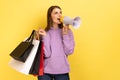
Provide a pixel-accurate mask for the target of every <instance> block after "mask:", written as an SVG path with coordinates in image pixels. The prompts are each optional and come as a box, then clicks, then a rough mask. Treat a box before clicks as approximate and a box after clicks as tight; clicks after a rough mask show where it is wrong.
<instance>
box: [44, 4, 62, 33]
mask: <svg viewBox="0 0 120 80" xmlns="http://www.w3.org/2000/svg"><path fill="white" fill-rule="evenodd" d="M55 8H58V9H60V10H61V8H60V7H59V6H57V5H55V6H51V7H50V8H49V9H48V11H47V26H46V28H45V31H48V30H50V28H51V27H53V20H52V18H51V13H52V11H53V9H55ZM58 27H59V28H63V23H61V24H59V25H58Z"/></svg>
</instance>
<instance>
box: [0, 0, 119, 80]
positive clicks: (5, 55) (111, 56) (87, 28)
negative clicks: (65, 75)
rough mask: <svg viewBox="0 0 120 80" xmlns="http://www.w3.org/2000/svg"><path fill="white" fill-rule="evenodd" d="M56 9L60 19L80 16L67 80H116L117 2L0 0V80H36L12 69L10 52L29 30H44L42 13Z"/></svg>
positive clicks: (117, 50) (94, 0)
mask: <svg viewBox="0 0 120 80" xmlns="http://www.w3.org/2000/svg"><path fill="white" fill-rule="evenodd" d="M51 5H59V6H61V8H62V11H63V15H67V16H70V17H71V18H73V17H75V16H80V17H81V19H82V24H81V26H80V28H79V29H77V30H75V29H73V28H72V26H70V28H71V29H72V30H73V33H74V36H75V42H76V46H75V51H74V54H73V55H71V56H70V57H69V62H70V66H71V72H70V77H71V80H120V0H0V80H37V79H36V77H34V76H31V75H30V76H26V75H24V74H22V73H19V72H17V71H15V70H14V69H12V68H11V67H10V66H9V65H8V63H9V61H10V60H11V57H10V56H9V54H10V52H11V51H12V50H13V49H14V48H15V47H16V46H17V44H19V43H20V42H21V41H22V40H23V39H25V38H26V37H27V36H29V35H30V33H31V31H32V30H33V29H38V27H40V26H41V27H42V28H44V27H45V26H46V13H47V9H48V8H49V7H50V6H51Z"/></svg>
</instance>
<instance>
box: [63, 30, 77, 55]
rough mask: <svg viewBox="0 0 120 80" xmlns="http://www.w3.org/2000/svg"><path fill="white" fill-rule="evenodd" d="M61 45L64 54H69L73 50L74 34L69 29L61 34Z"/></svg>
mask: <svg viewBox="0 0 120 80" xmlns="http://www.w3.org/2000/svg"><path fill="white" fill-rule="evenodd" d="M63 46H64V51H65V54H66V55H70V54H72V53H73V52H74V46H75V42H74V36H73V33H72V31H71V30H69V32H68V34H66V35H63Z"/></svg>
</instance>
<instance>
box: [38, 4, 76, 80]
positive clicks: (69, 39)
mask: <svg viewBox="0 0 120 80" xmlns="http://www.w3.org/2000/svg"><path fill="white" fill-rule="evenodd" d="M61 17H62V11H61V8H60V7H59V6H51V7H50V8H49V9H48V13H47V27H46V28H45V30H43V29H39V30H38V33H39V35H42V38H43V43H44V52H45V53H44V54H45V60H44V75H43V76H38V80H70V78H69V71H70V69H69V64H68V60H67V57H68V55H70V54H72V53H73V51H74V38H73V33H72V31H71V30H70V29H69V25H65V26H63V23H62V22H61V21H60V18H61Z"/></svg>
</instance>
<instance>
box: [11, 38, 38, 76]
mask: <svg viewBox="0 0 120 80" xmlns="http://www.w3.org/2000/svg"><path fill="white" fill-rule="evenodd" d="M39 43H40V41H39V40H35V39H34V40H33V42H32V44H33V45H34V46H33V48H32V50H31V52H30V54H29V56H28V58H27V59H26V61H25V62H24V63H23V62H21V61H18V60H15V59H12V60H11V61H10V63H9V65H10V66H11V67H12V68H13V69H15V70H17V71H18V72H21V73H23V74H26V75H28V74H29V71H30V68H31V66H32V63H33V61H34V59H35V56H36V53H37V50H38V46H39Z"/></svg>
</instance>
